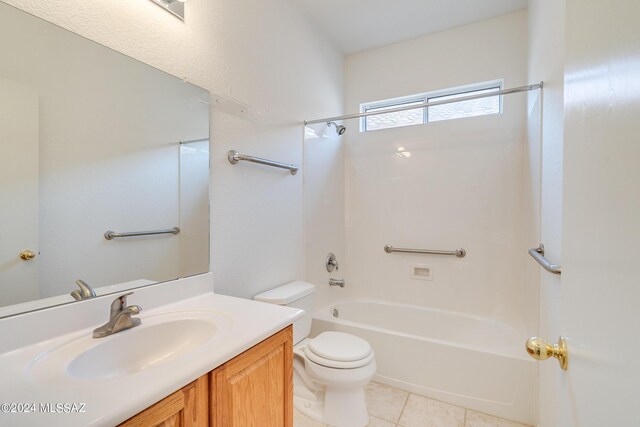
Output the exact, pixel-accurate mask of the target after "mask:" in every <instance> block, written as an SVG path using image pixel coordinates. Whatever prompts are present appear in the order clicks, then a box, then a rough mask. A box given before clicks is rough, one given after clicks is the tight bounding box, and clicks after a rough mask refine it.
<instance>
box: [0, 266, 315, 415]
mask: <svg viewBox="0 0 640 427" xmlns="http://www.w3.org/2000/svg"><path fill="white" fill-rule="evenodd" d="M114 297H115V296H114ZM114 297H112V296H108V297H99V298H95V299H93V300H89V301H85V302H82V303H79V304H70V305H67V306H61V307H55V308H51V309H46V310H42V311H38V312H34V313H28V314H23V315H19V316H14V317H11V318H7V319H2V320H0V335H1V336H2V337H3V338H4V339H3V340H2V341H1V342H0V377H2V381H3V387H2V388H1V389H0V401H2V402H16V403H18V402H23V403H25V402H32V403H36V404H38V403H51V402H54V401H55V402H63V403H64V402H68V403H72V402H76V403H79V402H82V403H85V404H86V406H85V409H86V412H85V413H81V414H77V413H76V414H44V413H38V414H0V424H3V425H4V424H6V425H30V426H31V425H33V426H49V425H51V423H52V419H53V418H52V417H56V418H55V420H56V421H55V423H56V424H60V425H65V426H89V425H91V426H113V425H116V424H118V423H120V422H122V421H124V420H126V419H128V418H130V417H131V416H133V415H135V414H137V413H138V412H140V411H142V410H144V409H145V408H147V407H149V406H150V405H152V404H154V403H155V402H157V401H159V400H161V399H162V398H164V397H166V396H167V395H169V394H170V393H172V392H174V391H176V390H178V389H180V388H181V387H183V386H185V385H187V384H189V383H190V382H192V381H194V380H195V379H197V378H199V377H200V376H202V375H204V374H205V373H207V372H209V371H211V370H212V369H214V368H216V367H217V366H219V365H221V364H222V363H224V362H226V361H227V360H229V359H231V358H233V357H235V356H237V355H238V354H240V353H242V352H243V351H245V350H247V349H248V348H250V347H252V346H253V345H255V344H257V343H258V342H260V341H262V340H264V339H265V338H267V337H269V336H271V335H272V334H273V333H275V332H277V331H279V330H281V329H282V328H284V327H286V326H287V325H290V324H292V323H293V322H294V321H295V320H296V319H297V318H298V317H299V316H300V315H302V312H301V311H299V310H294V309H289V308H285V307H278V306H275V305H268V304H260V303H257V302H254V301H249V300H244V299H239V298H233V297H227V296H223V295H216V294H214V293H213V292H212V281H211V274H210V273H209V274H206V275H201V276H194V277H191V278H189V279H183V280H178V281H174V282H167V283H163V284H158V285H155V286H151V287H148V288H144V289H139V290H136V291H135V293H134V295H131V296H130V297H129V300H128V303H130V304H138V305H140V306H141V307H142V309H143V311H142V313H141V314H140V315H139V316H138V317H140V318H141V319H142V326H141V328H143V327H144V325H145V319H149V322H153V320H152V319H153V318H154V317H155V316H157V315H161V314H162V315H165V316H166V315H168V316H177V315H178V313H180V312H185V313H192V316H195V314H194V313H208V312H213V313H215V316H218V317H220V316H222V317H221V319H222V320H221V323H220V324H219V325H218V326H219V330H218V332H217V333H216V335H214V336H213V338H211V339H210V340H209V341H206V342H204V343H203V344H202V345H201V346H199V347H197V348H195V349H194V350H192V351H191V352H187V353H185V354H183V355H181V356H176V357H174V358H173V359H171V360H168V361H165V362H163V363H161V364H158V365H155V366H150V367H147V368H144V369H141V370H139V371H137V372H133V373H127V374H124V375H121V376H117V377H114V378H101V379H83V380H73V379H71V378H68V377H67V376H66V375H64V374H63V373H60V375H62V378H60V381H58V380H56V379H55V378H52V377H51V376H50V375H49V376H47V375H46V373H43V372H36V371H34V370H31V361H33V360H34V359H36V358H37V357H39V356H42V355H48V354H49V353H50V352H51V350H52V349H55V348H57V347H58V346H61V345H63V344H66V343H69V342H71V341H73V342H80V341H75V340H82V339H84V337H91V334H92V330H93V329H94V328H96V327H97V326H99V325H101V324H103V323H104V322H105V321H106V320H107V319H108V317H109V306H110V303H111V301H112V300H113V298H114ZM43 325H47V327H43ZM225 325H226V326H225ZM137 330H138V329H136V328H134V329H131V330H129V331H123V332H120V333H118V334H116V335H114V336H113V337H108V338H103V339H102V340H106V341H100V340H85V341H87V342H88V345H89V346H91V345H99V344H102V343H106V342H108V340H109V339H111V338H115V339H117V338H119V337H121V335H119V334H127V333H131V334H134V333H136V331H137ZM15 331H20V333H19V334H16V333H15ZM51 354H54V353H51ZM37 366H38V365H37V364H36V365H34V369H36V368H37ZM47 378H48V379H47ZM51 381H53V382H51Z"/></svg>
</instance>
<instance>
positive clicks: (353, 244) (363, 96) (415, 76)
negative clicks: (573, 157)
mask: <svg viewBox="0 0 640 427" xmlns="http://www.w3.org/2000/svg"><path fill="white" fill-rule="evenodd" d="M526 27H527V14H526V12H518V13H514V14H511V15H506V16H502V17H499V18H495V19H491V20H488V21H483V22H479V23H476V24H472V25H468V26H465V27H461V28H456V29H453V30H449V31H445V32H441V33H437V34H433V35H429V36H426V37H421V38H418V39H414V40H410V41H407V42H403V43H398V44H395V45H391V46H386V47H383V48H379V49H375V50H372V51H368V52H362V53H359V54H355V55H352V56H349V57H347V58H346V63H345V110H346V111H348V112H354V111H358V109H359V108H360V105H361V104H362V103H367V102H374V101H377V100H384V99H389V98H394V97H399V96H409V95H412V94H418V93H424V92H429V91H436V90H442V89H447V88H453V87H458V86H463V85H469V84H473V83H479V82H486V81H491V80H495V79H503V81H504V87H505V88H510V87H517V86H521V85H524V84H527V83H528V82H527V62H526V61H527V55H526V50H527V31H526ZM446 52H456V54H455V55H447V54H446ZM502 101H503V112H502V114H494V115H489V116H480V117H472V118H464V119H457V120H447V121H440V122H431V123H427V124H425V125H416V126H408V127H402V128H394V129H385V130H380V131H371V132H358V129H357V128H358V127H359V123H358V121H357V120H353V121H349V123H348V126H349V128H350V130H349V131H347V133H346V134H345V136H344V142H345V150H346V156H345V181H346V182H345V185H346V208H345V209H346V211H345V218H346V231H347V235H346V252H347V259H346V262H345V264H346V265H348V276H347V277H346V278H347V281H348V284H349V292H350V296H357V297H364V298H377V299H384V300H390V301H396V302H401V303H410V304H417V305H424V306H429V307H436V308H442V309H447V310H454V311H459V312H465V313H473V314H478V315H481V316H487V317H492V318H496V319H504V320H509V321H522V320H523V313H522V312H523V274H522V266H523V265H524V262H525V260H526V257H527V252H526V250H527V249H528V247H527V244H526V242H525V241H524V239H523V235H524V230H523V228H524V227H523V225H522V224H523V221H522V216H523V208H524V204H523V196H522V194H523V190H524V188H525V185H527V184H526V183H525V182H524V180H523V177H524V175H523V168H524V160H525V140H526V94H513V95H507V96H504V97H503V100H502ZM398 151H402V152H409V153H411V156H410V157H406V156H398V155H397V152H398ZM387 244H390V245H392V246H397V247H407V248H418V249H440V250H453V249H455V248H457V247H463V248H465V249H466V251H467V256H466V257H465V258H463V259H458V258H456V257H446V256H429V255H412V254H396V253H394V254H387V253H385V252H384V251H383V248H384V246H385V245H387ZM420 264H426V265H428V266H430V267H431V271H432V274H433V281H422V280H415V279H412V277H411V274H412V265H420Z"/></svg>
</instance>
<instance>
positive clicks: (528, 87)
mask: <svg viewBox="0 0 640 427" xmlns="http://www.w3.org/2000/svg"><path fill="white" fill-rule="evenodd" d="M542 87H543V82H540V83H536V84H533V85H526V86H520V87H514V88H511V89H502V90H499V91H497V92H489V93H481V94H478V95H469V96H462V97H460V98H454V99H447V100H443V101H433V102H427V103H425V104H423V105H419V106H415V105H407V106H404V107H397V108H389V109H388V110H381V111H371V112H369V113H358V114H347V115H346V116H336V117H328V118H326V119H316V120H305V121H304V124H305V126H306V125H313V124H316V123H328V122H335V121H340V120H349V119H359V118H362V117H369V116H376V115H378V114H389V113H397V112H400V111H408V110H416V109H418V108H428V107H435V106H437V105H445V104H453V103H455V102H463V101H472V100H474V99H480V98H489V97H492V96H500V95H509V94H512V93H518V92H527V91H530V90H536V89H542Z"/></svg>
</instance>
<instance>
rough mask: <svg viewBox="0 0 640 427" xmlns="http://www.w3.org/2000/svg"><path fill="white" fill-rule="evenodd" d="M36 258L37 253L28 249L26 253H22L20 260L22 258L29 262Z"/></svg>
mask: <svg viewBox="0 0 640 427" xmlns="http://www.w3.org/2000/svg"><path fill="white" fill-rule="evenodd" d="M35 257H36V253H35V252H33V251H32V250H31V249H27V250H26V251H22V252H20V258H22V259H23V260H25V261H29V260H31V259H34V258H35Z"/></svg>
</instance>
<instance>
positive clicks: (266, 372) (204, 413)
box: [120, 326, 293, 427]
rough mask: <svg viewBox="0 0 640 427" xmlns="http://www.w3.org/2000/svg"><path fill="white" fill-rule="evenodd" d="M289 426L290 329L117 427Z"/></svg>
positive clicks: (290, 398)
mask: <svg viewBox="0 0 640 427" xmlns="http://www.w3.org/2000/svg"><path fill="white" fill-rule="evenodd" d="M134 426H135V427H142V426H144V427H155V426H161V427H205V426H213V427H293V329H292V327H291V326H289V327H287V328H285V329H283V330H282V331H280V332H278V333H276V334H274V335H272V336H271V337H269V338H267V339H266V340H264V341H262V342H260V343H258V344H256V345H255V346H253V347H251V348H250V349H249V350H247V351H245V352H244V353H242V354H240V355H238V356H236V357H235V358H233V359H231V360H230V361H228V362H226V363H225V364H223V365H222V366H220V367H218V368H216V369H215V370H213V371H212V372H210V373H208V374H206V375H203V376H202V377H200V378H198V379H197V380H196V381H194V382H192V383H191V384H189V385H187V386H186V387H184V388H182V389H181V390H178V391H177V392H175V393H173V394H172V395H170V396H168V397H166V398H164V399H163V400H161V401H160V402H158V403H156V404H155V405H153V406H151V407H149V408H147V409H145V410H144V411H142V412H141V413H139V414H138V415H136V416H134V417H133V418H130V419H129V420H127V421H125V422H124V423H122V424H120V427H134Z"/></svg>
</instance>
